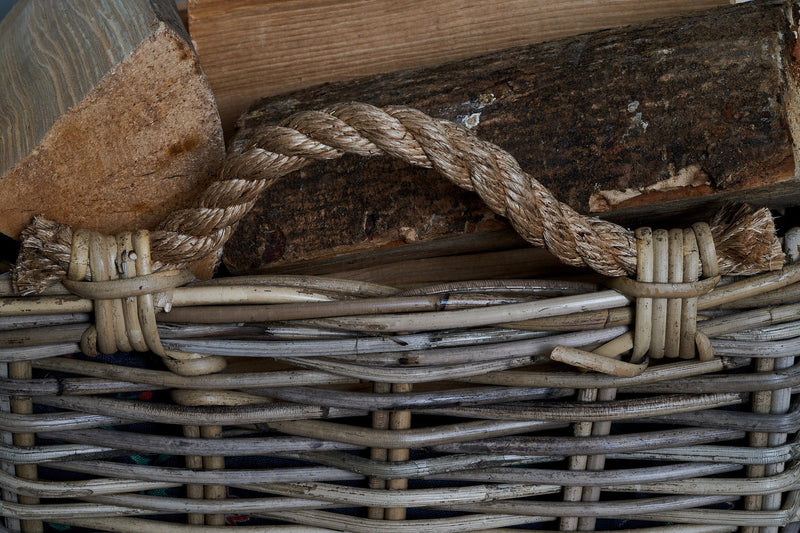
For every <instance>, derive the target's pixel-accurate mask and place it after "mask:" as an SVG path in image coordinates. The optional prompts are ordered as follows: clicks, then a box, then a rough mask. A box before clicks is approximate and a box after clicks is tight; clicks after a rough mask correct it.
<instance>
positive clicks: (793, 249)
mask: <svg viewBox="0 0 800 533" xmlns="http://www.w3.org/2000/svg"><path fill="white" fill-rule="evenodd" d="M798 246H800V229H799V228H792V229H790V230H789V231H787V232H786V235H785V236H784V248H785V250H786V255H787V257H788V259H789V261H790V262H793V263H794V262H797V261H798V259H800V258H799V257H798V251H799V248H798ZM793 364H794V357H792V356H789V357H781V358H778V359H773V358H764V359H756V362H755V364H754V367H755V371H756V372H769V371H773V370H776V369H783V368H788V367H790V366H792V365H793ZM791 395H792V391H791V389H780V390H776V391H758V392H755V393H753V400H752V401H753V412H755V413H772V414H783V413H786V412H787V411H788V410H789V404H790V402H791ZM786 437H787V435H786V433H760V432H754V433H750V438H749V444H750V446H752V447H759V448H760V447H765V446H780V445H781V444H784V443H785V442H786ZM783 470H784V464H783V463H772V464H768V465H749V466H748V467H747V469H746V473H747V477H748V478H756V477H765V476H770V475H775V474H779V473H780V472H782V471H783ZM780 506H781V495H780V494H767V495H764V496H746V497H745V498H744V508H745V509H746V510H748V511H760V510H774V509H780ZM759 531H760V532H761V533H777V532H778V528H777V527H761V528H759V527H755V526H748V527H743V528H742V532H743V533H757V532H759Z"/></svg>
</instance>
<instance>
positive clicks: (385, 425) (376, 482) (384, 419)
mask: <svg viewBox="0 0 800 533" xmlns="http://www.w3.org/2000/svg"><path fill="white" fill-rule="evenodd" d="M391 391H392V386H391V385H390V384H389V383H382V382H375V383H373V384H372V392H373V393H375V394H388V393H389V392H391ZM372 427H373V428H375V429H389V412H388V411H373V412H372ZM369 454H370V455H369V457H370V459H372V460H374V461H387V460H388V459H389V455H388V450H386V448H370V451H369ZM369 488H371V489H376V490H383V489H385V488H386V480H385V479H383V478H378V477H371V478H369ZM384 511H385V509H384V508H383V507H370V508H369V509H367V518H370V519H372V520H383V518H384Z"/></svg>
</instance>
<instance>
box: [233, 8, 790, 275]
mask: <svg viewBox="0 0 800 533" xmlns="http://www.w3.org/2000/svg"><path fill="white" fill-rule="evenodd" d="M733 27H736V32H732V31H731V28H733ZM792 30H793V28H790V24H789V21H788V20H787V17H786V14H785V12H784V4H783V3H782V2H780V1H772V2H762V3H758V4H755V3H754V4H742V5H740V6H731V7H727V8H722V9H720V10H717V11H711V12H706V13H704V14H702V15H695V16H689V17H679V18H676V19H670V20H666V19H665V20H661V21H658V22H655V23H652V24H644V25H638V26H632V27H627V28H622V29H617V30H608V31H602V32H597V33H594V34H589V35H584V36H580V37H573V38H567V39H563V40H558V41H551V42H548V43H543V44H537V45H532V46H529V47H524V48H520V49H514V50H508V51H504V52H502V53H496V54H490V55H486V56H481V57H478V58H472V59H469V60H464V61H459V62H455V63H451V64H448V65H443V66H439V67H434V68H429V69H418V70H412V71H403V72H398V73H393V74H388V75H381V76H376V77H373V78H370V79H363V80H357V81H352V82H340V83H332V84H326V85H323V86H319V87H315V88H310V89H306V90H302V91H297V92H294V93H289V94H285V95H279V96H274V97H270V98H267V99H264V100H263V101H261V102H260V103H258V104H257V105H255V106H254V107H253V108H252V110H251V111H250V113H248V114H247V115H245V116H244V117H243V118H242V120H241V121H240V130H239V132H238V133H237V135H236V137H235V138H234V139H233V141H232V142H233V143H234V144H238V143H244V142H247V141H248V139H250V138H251V137H252V135H253V134H254V133H255V132H256V131H257V130H258V128H259V127H260V125H262V124H266V123H277V122H279V121H281V120H282V119H284V118H285V117H287V116H288V115H290V114H291V113H292V112H295V111H300V110H307V109H321V108H324V107H325V106H326V105H330V104H332V103H335V102H340V101H353V100H355V101H359V100H361V101H366V102H368V103H372V104H375V105H378V106H383V105H389V104H398V103H404V104H408V105H410V106H412V107H417V108H419V109H421V110H423V111H425V112H426V113H428V114H430V115H433V116H436V117H441V118H445V119H448V120H452V121H455V122H460V123H462V124H464V125H466V126H467V127H471V128H472V131H474V132H475V133H476V134H477V135H478V136H480V137H482V138H484V139H487V140H489V141H491V142H494V143H496V144H498V145H500V146H502V147H504V148H505V149H507V150H508V151H509V152H510V153H511V154H512V155H514V156H515V157H516V158H517V159H518V160H519V161H520V164H521V166H522V168H524V169H526V170H528V171H529V172H531V173H532V174H533V175H534V176H535V177H536V178H537V179H539V180H540V181H541V182H542V183H543V184H544V185H546V186H547V187H548V188H549V189H550V190H551V191H553V192H554V193H555V195H556V196H557V197H558V198H559V199H560V200H562V201H565V202H567V203H568V204H570V205H571V206H573V207H574V208H576V209H578V210H579V211H582V212H588V211H589V210H590V206H592V207H595V210H596V211H602V212H605V213H606V214H607V215H610V216H613V217H616V218H618V219H624V220H625V221H626V222H630V223H639V222H641V221H642V219H644V222H645V223H654V222H657V219H658V218H664V216H665V215H675V216H683V217H684V219H682V220H680V221H678V222H679V223H680V224H683V223H686V222H687V221H688V220H690V219H691V217H695V218H704V217H707V216H708V212H709V208H710V207H713V206H715V205H717V204H719V203H721V202H723V201H727V200H733V201H736V200H738V201H749V202H755V203H757V204H762V205H763V204H765V205H769V206H776V207H777V206H787V205H792V204H796V203H797V202H798V200H800V188H798V187H797V179H796V178H795V163H794V161H795V158H794V153H793V139H795V138H796V129H797V125H798V121H797V118H798V107H797V104H796V102H797V100H796V94H797V92H796V78H795V70H794V67H793V64H794V63H793V61H794V60H793V59H792V54H793V49H792V47H793V46H794V42H793V40H792V39H791V38H789V36H791V35H792ZM609 198H610V200H611V201H609V200H608V199H609ZM620 198H622V200H621V201H616V200H619V199H620ZM603 199H605V200H604V201H603V202H601V201H600V200H603ZM478 202H479V200H478V199H477V197H475V196H474V195H472V194H471V193H467V192H464V191H461V190H460V189H458V188H456V187H455V186H453V185H451V184H449V183H445V181H444V180H443V179H441V178H439V177H437V176H435V174H434V173H433V172H432V171H427V170H423V169H418V168H409V167H407V166H406V165H405V164H403V163H400V162H396V161H393V160H390V159H388V158H376V159H373V160H364V159H359V158H356V157H350V156H348V157H345V158H342V159H339V160H336V161H328V162H325V163H324V164H316V163H315V164H313V165H310V166H308V167H306V168H304V169H302V170H300V171H298V172H297V173H295V174H293V175H290V176H287V177H286V178H284V180H282V181H279V182H278V183H277V184H275V185H274V186H273V188H272V189H271V190H269V191H267V192H266V193H265V194H264V195H262V198H261V199H259V201H258V203H257V204H256V206H255V207H254V209H253V211H252V212H251V213H250V214H249V215H248V216H247V217H245V218H244V220H243V221H242V222H241V223H240V225H239V227H238V229H237V232H236V234H235V235H234V237H233V238H232V240H231V241H230V242H229V243H228V245H227V247H226V251H225V256H224V261H225V263H226V264H227V265H228V266H229V268H231V270H233V271H236V272H246V271H248V270H258V269H263V268H266V267H268V266H269V265H275V266H277V265H281V264H287V263H297V262H301V261H308V260H313V259H319V258H324V257H328V256H333V255H338V254H343V253H348V252H364V251H365V250H370V249H372V250H374V249H377V248H381V247H387V246H397V245H401V244H404V243H406V242H408V241H425V240H430V239H435V238H442V237H445V236H457V235H466V234H470V233H476V232H481V231H486V230H490V229H491V230H495V229H498V224H501V223H502V220H500V219H499V217H497V216H495V215H494V214H492V213H490V212H489V211H488V209H486V208H483V207H482V206H481V204H480V203H478ZM609 210H612V211H611V212H609ZM654 219H656V220H654Z"/></svg>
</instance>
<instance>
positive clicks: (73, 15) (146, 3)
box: [0, 0, 224, 237]
mask: <svg viewBox="0 0 800 533" xmlns="http://www.w3.org/2000/svg"><path fill="white" fill-rule="evenodd" d="M0 54H2V57H0V62H2V64H3V68H2V69H0V87H3V90H2V91H0V131H3V132H5V133H4V134H3V136H2V137H0V231H2V232H3V233H5V234H7V235H9V236H12V237H16V236H17V235H18V234H19V232H20V231H21V230H22V229H23V228H24V227H25V226H26V225H27V224H28V223H29V222H30V221H31V219H32V217H33V216H35V215H37V214H44V215H45V216H47V217H48V218H51V219H53V220H57V221H59V222H64V223H67V224H70V225H72V226H73V227H76V228H77V227H83V228H89V229H93V230H97V231H103V232H106V233H115V232H119V231H122V230H132V229H137V228H151V229H152V228H154V227H155V226H156V225H157V224H158V223H159V222H160V221H161V220H162V219H163V218H164V216H165V215H166V214H167V213H168V212H170V211H172V210H174V209H177V208H179V207H183V206H185V205H187V204H189V203H190V199H191V198H192V197H193V196H194V195H196V194H197V192H198V191H202V190H203V189H204V188H205V186H206V185H207V184H208V183H209V182H210V181H211V180H212V179H213V178H214V177H215V173H216V171H217V169H218V168H219V165H220V163H221V161H222V160H223V157H224V145H223V140H222V130H221V126H220V121H219V116H218V114H217V111H216V105H215V103H214V98H213V95H212V93H211V89H210V87H209V85H208V82H207V80H206V79H205V77H204V75H203V73H202V71H201V69H200V66H199V63H198V59H197V56H196V54H195V52H194V50H193V48H192V46H191V44H190V40H189V37H188V34H187V33H186V30H185V28H184V27H183V25H182V23H181V22H180V20H179V19H178V15H177V12H176V10H175V3H174V2H173V1H171V0H153V1H151V0H101V1H94V0H92V1H90V0H76V1H74V2H72V1H71V2H61V1H58V0H39V1H21V2H20V3H19V4H17V5H16V6H15V8H14V9H13V10H12V11H11V12H10V13H9V14H8V16H7V17H6V18H5V19H4V20H3V21H2V23H1V24H0Z"/></svg>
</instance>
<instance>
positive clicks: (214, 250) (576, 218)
mask: <svg viewBox="0 0 800 533" xmlns="http://www.w3.org/2000/svg"><path fill="white" fill-rule="evenodd" d="M345 153H352V154H358V155H362V156H375V155H380V154H385V155H390V156H393V157H397V158H400V159H402V160H403V161H406V162H408V163H409V164H412V165H417V166H421V167H425V168H433V169H436V170H437V171H438V172H439V173H441V174H442V175H444V176H445V177H447V178H448V179H449V180H451V181H452V182H453V183H455V184H457V185H459V186H461V187H463V188H465V189H469V190H474V191H475V192H477V193H478V194H479V195H480V197H481V198H482V199H483V200H484V201H485V202H486V204H487V205H488V206H489V207H490V208H491V209H493V210H494V211H496V212H497V213H499V214H501V215H503V216H505V217H507V218H508V219H509V220H510V221H511V224H512V225H513V226H514V228H515V229H516V231H518V232H519V234H520V235H521V236H522V237H524V238H525V239H526V240H527V241H528V242H530V243H531V244H533V245H535V246H546V247H547V248H548V250H550V251H551V252H552V253H553V254H555V255H556V256H558V257H559V258H560V259H561V260H562V261H564V262H565V263H567V264H569V265H575V266H583V265H588V266H590V267H591V268H593V269H595V270H596V271H598V272H600V273H602V274H605V275H607V276H620V275H625V274H633V273H635V271H636V241H635V238H634V235H633V233H632V232H631V231H629V230H627V229H625V228H623V227H621V226H618V225H616V224H613V223H611V222H606V221H603V220H600V219H597V218H593V217H587V216H583V215H580V214H578V213H577V212H575V211H574V210H573V209H572V208H571V207H569V206H567V205H566V204H563V203H560V202H559V201H558V200H556V199H555V198H554V197H553V196H552V195H551V194H550V193H549V191H547V189H545V188H544V187H543V186H542V185H541V184H540V183H539V182H538V181H536V179H534V178H533V177H532V176H531V175H530V174H528V173H526V172H524V171H523V170H522V169H521V168H520V167H519V165H518V163H517V162H516V160H515V159H514V158H513V157H512V156H511V155H510V154H509V153H508V152H505V151H504V150H502V149H501V148H499V147H497V146H495V145H493V144H491V143H488V142H486V141H482V140H480V139H478V138H477V137H475V136H474V135H472V134H471V133H470V132H469V131H467V130H466V129H465V128H463V127H461V126H459V125H456V124H454V123H452V122H449V121H446V120H442V119H436V118H431V117H429V116H427V115H425V114H423V113H422V112H420V111H417V110H415V109H411V108H407V107H386V108H383V109H379V108H377V107H373V106H371V105H367V104H362V103H347V104H340V105H336V106H333V107H330V108H327V109H325V110H323V111H308V112H301V113H297V114H295V115H293V116H291V117H289V118H288V119H287V120H285V121H284V122H283V123H281V124H280V125H277V126H267V127H264V128H263V130H262V131H261V132H260V133H259V134H258V135H256V136H254V137H253V138H252V139H251V140H250V142H249V143H248V144H247V145H245V146H241V147H236V148H235V149H233V150H231V151H230V152H229V154H228V157H227V160H226V163H225V165H224V168H223V171H222V174H221V179H220V180H219V181H216V182H214V183H212V184H211V185H210V186H209V188H208V189H207V190H206V191H205V193H204V194H203V195H202V196H201V197H200V198H199V199H198V202H197V206H196V207H194V208H190V209H183V210H179V211H175V212H173V213H172V214H170V215H169V216H168V217H167V218H166V219H165V220H164V221H163V222H162V224H161V225H160V226H159V228H158V230H157V231H154V232H153V233H152V241H151V247H152V256H153V270H154V271H161V270H175V269H181V268H183V267H185V265H186V264H187V263H190V262H192V261H194V260H198V259H200V258H202V257H205V256H207V255H209V254H220V252H221V249H222V246H223V245H224V243H225V242H226V241H227V239H228V238H229V237H230V235H231V233H232V232H233V229H234V228H235V225H236V223H237V222H238V221H239V220H240V219H241V218H242V217H243V216H244V215H245V214H246V213H247V211H248V210H249V209H250V208H251V207H252V205H253V204H254V202H255V201H256V198H257V197H258V195H259V194H261V192H262V191H263V190H265V189H266V188H268V187H269V186H270V185H271V184H272V183H274V182H275V180H277V179H278V178H280V177H281V176H284V175H286V174H288V173H290V172H293V171H295V170H297V169H299V168H302V167H303V166H305V165H306V164H307V163H309V162H310V161H313V160H320V159H335V158H337V157H340V156H342V155H343V154H345ZM710 225H711V230H712V234H713V237H714V242H715V245H716V250H717V254H718V262H719V265H720V270H721V272H722V273H727V274H753V273H756V272H761V271H764V270H772V269H776V268H780V267H781V265H782V264H783V253H782V251H781V250H780V245H779V243H778V241H777V239H776V237H775V229H774V226H773V223H772V218H771V216H770V214H769V211H768V210H766V209H761V210H758V211H752V210H749V209H746V208H741V209H739V210H738V211H734V210H731V209H724V210H722V211H721V212H720V213H718V214H717V215H716V216H715V217H714V218H713V219H712V220H711V221H710ZM22 239H23V242H22V249H21V253H20V260H19V262H18V263H17V267H16V269H15V283H16V287H17V290H18V291H19V292H20V293H21V294H31V293H35V292H37V291H40V290H42V289H43V288H44V287H46V286H47V285H48V284H51V283H53V282H55V281H58V280H61V279H63V278H64V276H65V275H66V272H67V269H68V265H69V257H70V244H71V241H72V230H71V229H70V228H69V227H68V226H65V225H63V224H58V223H56V222H52V221H48V220H45V219H43V218H37V219H36V220H35V221H34V223H33V224H32V225H31V226H29V227H28V228H27V229H26V230H25V231H24V232H23V235H22Z"/></svg>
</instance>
